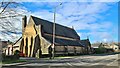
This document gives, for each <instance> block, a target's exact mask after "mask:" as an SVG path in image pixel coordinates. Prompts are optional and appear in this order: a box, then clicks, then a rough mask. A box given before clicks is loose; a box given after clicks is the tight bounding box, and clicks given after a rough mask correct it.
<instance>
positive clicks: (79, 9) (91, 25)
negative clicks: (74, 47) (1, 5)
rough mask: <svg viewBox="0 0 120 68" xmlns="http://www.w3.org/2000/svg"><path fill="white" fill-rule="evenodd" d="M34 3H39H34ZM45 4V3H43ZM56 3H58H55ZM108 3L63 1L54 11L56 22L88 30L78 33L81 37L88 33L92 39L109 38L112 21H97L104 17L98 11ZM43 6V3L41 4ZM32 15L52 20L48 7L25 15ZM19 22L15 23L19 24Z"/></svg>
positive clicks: (100, 11)
mask: <svg viewBox="0 0 120 68" xmlns="http://www.w3.org/2000/svg"><path fill="white" fill-rule="evenodd" d="M35 4H36V5H37V4H38V5H39V4H41V3H39V2H38V3H35ZM44 4H46V3H44ZM57 4H58V3H57ZM108 4H112V3H98V2H92V3H87V2H86V3H84V2H65V3H63V4H62V5H61V6H59V7H58V8H57V12H56V23H59V24H62V25H65V26H68V27H72V26H74V28H75V30H76V31H79V30H86V29H87V30H90V32H88V33H81V32H78V34H79V35H80V36H81V37H85V38H86V37H87V36H88V35H90V36H92V37H93V38H94V40H96V41H97V40H99V41H100V40H103V39H110V38H112V37H111V33H110V32H108V31H107V30H108V29H110V27H112V26H113V24H112V22H109V21H103V22H99V20H104V17H103V16H102V15H100V13H104V12H106V11H108V10H109V8H110V7H111V6H109V5H108ZM47 5H48V6H49V5H50V6H52V7H54V6H55V5H56V3H51V2H49V3H47ZM43 6H44V5H43ZM28 9H29V8H25V7H24V9H21V8H19V10H18V11H25V12H26V11H27V10H28ZM31 14H32V15H34V16H37V17H39V18H42V19H46V20H49V21H53V18H54V17H53V11H52V12H51V11H49V10H48V9H43V10H42V9H40V10H39V11H36V12H29V13H27V14H26V15H27V16H29V15H31ZM19 25H21V24H16V26H18V27H21V26H19Z"/></svg>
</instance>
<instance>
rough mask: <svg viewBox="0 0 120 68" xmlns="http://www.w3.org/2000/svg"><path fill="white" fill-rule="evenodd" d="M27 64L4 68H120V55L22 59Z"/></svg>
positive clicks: (10, 65)
mask: <svg viewBox="0 0 120 68" xmlns="http://www.w3.org/2000/svg"><path fill="white" fill-rule="evenodd" d="M21 59H25V60H27V62H25V63H17V64H4V65H3V66H2V68H120V66H119V65H120V56H119V54H112V55H105V54H104V55H85V56H69V57H57V58H55V59H53V60H50V59H48V58H41V59H35V58H21Z"/></svg>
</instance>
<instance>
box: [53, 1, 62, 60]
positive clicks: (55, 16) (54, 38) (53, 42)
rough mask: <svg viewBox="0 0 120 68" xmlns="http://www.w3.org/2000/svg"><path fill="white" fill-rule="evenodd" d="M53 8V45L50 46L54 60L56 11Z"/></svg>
mask: <svg viewBox="0 0 120 68" xmlns="http://www.w3.org/2000/svg"><path fill="white" fill-rule="evenodd" d="M60 5H62V3H60V4H59V5H58V6H60ZM58 6H56V7H55V9H54V22H53V44H52V49H53V50H52V58H53V59H54V54H55V20H56V18H55V17H56V9H57V7H58Z"/></svg>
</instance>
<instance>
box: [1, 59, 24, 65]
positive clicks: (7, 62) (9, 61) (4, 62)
mask: <svg viewBox="0 0 120 68" xmlns="http://www.w3.org/2000/svg"><path fill="white" fill-rule="evenodd" d="M21 62H26V60H6V61H2V62H0V64H1V63H2V64H11V63H21Z"/></svg>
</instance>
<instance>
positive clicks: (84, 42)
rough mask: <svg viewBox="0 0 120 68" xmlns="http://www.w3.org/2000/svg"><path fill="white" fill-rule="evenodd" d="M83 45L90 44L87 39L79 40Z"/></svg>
mask: <svg viewBox="0 0 120 68" xmlns="http://www.w3.org/2000/svg"><path fill="white" fill-rule="evenodd" d="M80 42H81V44H82V45H83V46H91V44H90V41H89V39H84V40H80Z"/></svg>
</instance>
